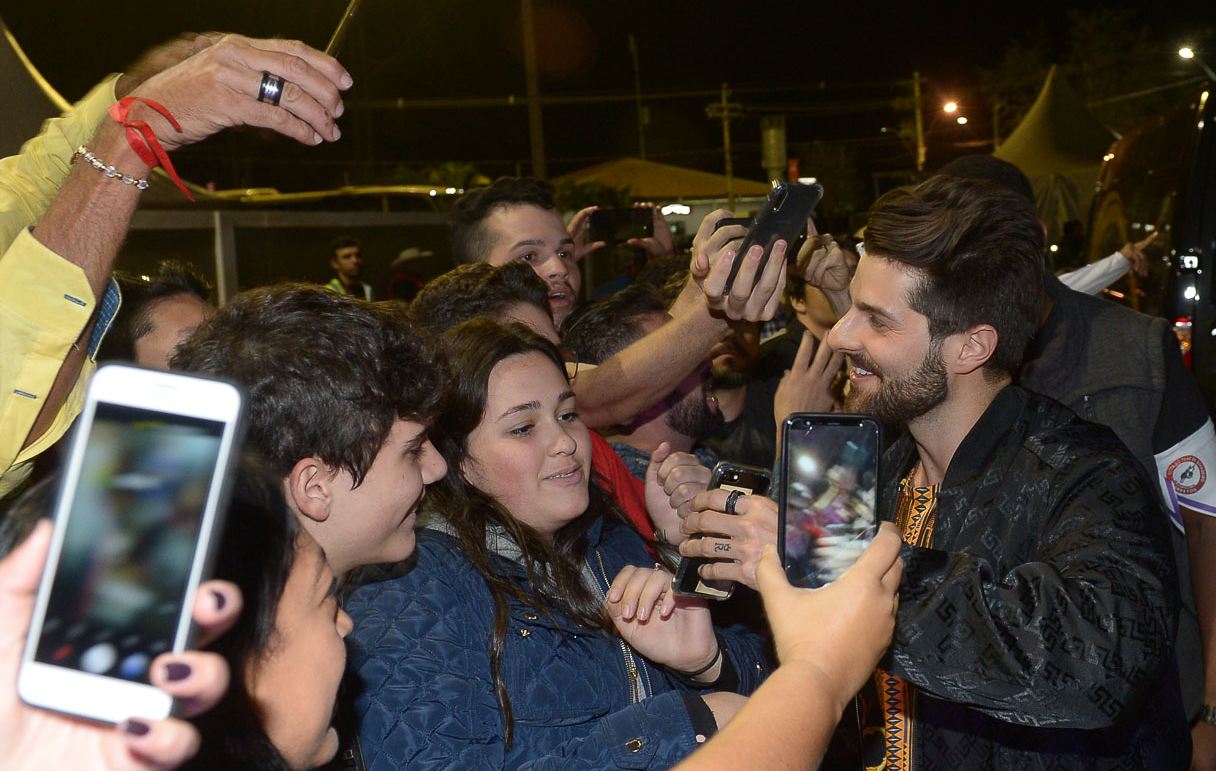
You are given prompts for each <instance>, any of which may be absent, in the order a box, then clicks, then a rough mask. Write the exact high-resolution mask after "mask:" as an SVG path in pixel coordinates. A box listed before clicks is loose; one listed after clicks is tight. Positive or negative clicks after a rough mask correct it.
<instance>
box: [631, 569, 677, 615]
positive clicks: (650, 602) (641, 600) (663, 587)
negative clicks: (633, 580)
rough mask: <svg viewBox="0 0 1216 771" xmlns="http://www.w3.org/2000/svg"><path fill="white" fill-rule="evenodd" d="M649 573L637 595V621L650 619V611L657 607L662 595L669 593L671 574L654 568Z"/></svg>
mask: <svg viewBox="0 0 1216 771" xmlns="http://www.w3.org/2000/svg"><path fill="white" fill-rule="evenodd" d="M649 573H650V575H648V576H647V577H646V582H645V583H644V584H643V585H642V587H641V591H640V592H639V593H638V620H639V621H643V622H644V621H647V620H649V619H650V613H651V611H652V610H654V609H655V607H657V606H658V605H659V602H660V601H661V600H662V599H663V596H664V593H669V592H668V588H669V587H670V586H671V574H669V573H668V572H666V571H664V570H659V569H658V568H656V569H654V570H651V571H649Z"/></svg>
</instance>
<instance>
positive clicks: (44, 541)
mask: <svg viewBox="0 0 1216 771" xmlns="http://www.w3.org/2000/svg"><path fill="white" fill-rule="evenodd" d="M50 547H51V521H50V520H49V519H41V520H39V521H38V524H36V525H34V529H33V530H31V531H30V534H29V535H28V536H26V538H25V541H23V542H22V543H21V545H20V546H18V547H17V548H16V549H13V551H12V552H11V553H10V554H9V555H8V556H7V557H5V558H4V559H3V560H0V601H4V600H32V599H33V597H34V594H35V593H36V592H37V591H38V582H39V580H41V578H42V568H43V566H44V565H45V564H46V555H47V551H48V550H49V549H50ZM5 623H6V624H9V623H22V619H17V618H8V619H6V620H5ZM24 625H25V626H26V627H28V626H29V618H26V619H24Z"/></svg>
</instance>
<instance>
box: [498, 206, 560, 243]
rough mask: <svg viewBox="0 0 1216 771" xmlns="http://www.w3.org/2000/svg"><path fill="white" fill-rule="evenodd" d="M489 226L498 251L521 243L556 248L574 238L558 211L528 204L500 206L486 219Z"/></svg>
mask: <svg viewBox="0 0 1216 771" xmlns="http://www.w3.org/2000/svg"><path fill="white" fill-rule="evenodd" d="M486 224H487V225H488V228H489V230H490V233H491V237H492V238H493V242H494V248H513V247H514V246H515V245H516V244H520V243H521V242H534V243H535V244H536V245H542V244H543V245H549V246H556V245H557V243H558V242H560V241H563V240H568V239H569V237H570V236H569V233H567V232H566V224H565V223H564V222H562V217H561V215H560V214H558V212H557V210H556V209H542V208H541V207H539V206H534V205H533V204H528V203H523V204H513V205H510V206H500V207H498V208H497V209H495V210H494V212H493V213H492V214H491V215H490V217H489V218H488V219H487V220H486ZM550 242H552V243H550Z"/></svg>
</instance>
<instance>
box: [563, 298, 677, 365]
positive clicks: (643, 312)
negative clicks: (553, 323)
mask: <svg viewBox="0 0 1216 771" xmlns="http://www.w3.org/2000/svg"><path fill="white" fill-rule="evenodd" d="M666 313H667V303H666V302H664V301H663V298H662V296H660V295H659V293H658V291H657V290H656V289H655V288H654V287H651V286H647V285H645V284H634V285H633V286H629V287H625V288H624V289H622V290H620V291H619V292H615V293H613V294H612V295H610V296H608V297H605V298H604V299H602V300H596V301H595V302H591V303H587V304H586V305H584V306H582V307H581V308H579V309H577V310H576V311H575V312H574V313H572V314H570V316H569V317H567V318H566V321H565V323H563V324H562V344H563V345H565V346H566V347H567V348H569V349H570V350H572V351H574V352H575V353H576V354H577V355H578V360H579V361H585V362H587V363H588V364H603V363H604V361H606V360H607V359H609V358H611V357H612V356H613V355H615V354H616V353H618V352H620V351H621V350H623V349H624V348H626V347H627V346H629V344H631V343H633V342H634V341H636V340H638V339H639V338H641V337H643V335H644V334H645V333H644V332H643V331H642V322H643V320H645V319H646V318H647V317H649V316H663V315H665V314H666Z"/></svg>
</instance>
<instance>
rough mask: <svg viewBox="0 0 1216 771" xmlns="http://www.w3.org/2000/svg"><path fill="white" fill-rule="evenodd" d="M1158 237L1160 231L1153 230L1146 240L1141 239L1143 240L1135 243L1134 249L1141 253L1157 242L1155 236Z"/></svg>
mask: <svg viewBox="0 0 1216 771" xmlns="http://www.w3.org/2000/svg"><path fill="white" fill-rule="evenodd" d="M1159 235H1161V231H1159V230H1154V231H1153V232H1152V233H1149V234H1148V236H1147V237H1146V238H1143V239H1141V240H1139V241H1137V242H1136V243H1135V248H1136V249H1139V250H1141V251H1143V250H1144V249H1147V248H1148V247H1150V246H1152V245H1153V242H1154V241H1156V240H1157V236H1159Z"/></svg>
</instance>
